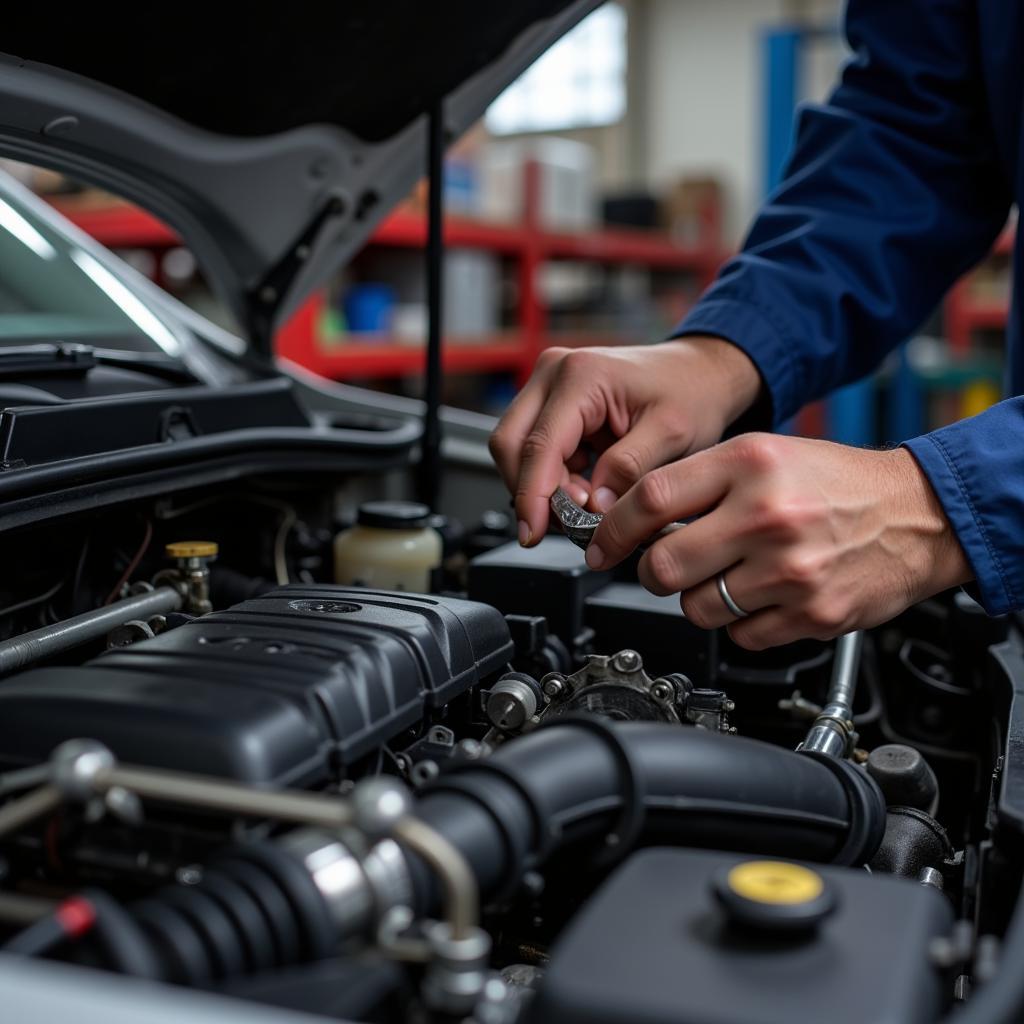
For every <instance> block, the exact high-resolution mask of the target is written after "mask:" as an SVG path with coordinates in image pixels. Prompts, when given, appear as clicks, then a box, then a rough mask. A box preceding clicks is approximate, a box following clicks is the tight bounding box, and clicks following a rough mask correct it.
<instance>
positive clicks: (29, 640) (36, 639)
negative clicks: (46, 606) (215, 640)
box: [0, 586, 183, 676]
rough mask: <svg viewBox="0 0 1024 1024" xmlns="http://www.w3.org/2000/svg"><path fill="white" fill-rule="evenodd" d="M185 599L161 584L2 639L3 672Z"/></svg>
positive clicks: (174, 607) (163, 612)
mask: <svg viewBox="0 0 1024 1024" xmlns="http://www.w3.org/2000/svg"><path fill="white" fill-rule="evenodd" d="M182 602H183V598H182V596H181V594H179V593H178V591H177V590H175V589H174V588H173V587H170V586H167V587H158V588H157V589H156V590H150V591H147V592H146V593H144V594H136V595H134V596H132V597H126V598H123V599H122V600H120V601H114V602H113V603H112V604H108V605H105V606H104V607H102V608H94V609H93V610H92V611H88V612H83V613H82V614H81V615H75V616H72V617H71V618H70V619H64V620H63V621H62V622H55V623H54V624H53V625H52V626H43V627H42V628H41V629H34V630H32V632H30V633H22V634H21V635H20V636H14V637H11V638H10V639H9V640H4V641H3V642H0V676H3V675H7V674H9V673H11V672H14V671H16V670H17V669H19V668H24V667H25V666H26V665H31V664H33V663H34V662H37V661H41V660H42V659H43V658H50V657H53V655H55V654H61V653H63V652H64V651H70V650H71V649H72V648H75V647H79V646H80V645H82V644H85V643H89V642H90V641H91V640H99V639H100V638H101V637H104V636H106V634H107V633H109V632H110V630H112V629H114V628H115V627H116V626H123V625H124V624H125V623H126V622H129V621H131V620H132V619H149V618H152V617H153V616H154V615H166V614H167V613H168V612H173V611H177V610H178V609H179V608H180V607H181V606H182Z"/></svg>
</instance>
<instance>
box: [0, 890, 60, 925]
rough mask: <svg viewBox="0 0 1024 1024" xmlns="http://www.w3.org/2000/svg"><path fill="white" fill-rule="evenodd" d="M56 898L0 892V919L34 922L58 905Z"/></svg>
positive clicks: (26, 922) (12, 921)
mask: <svg viewBox="0 0 1024 1024" xmlns="http://www.w3.org/2000/svg"><path fill="white" fill-rule="evenodd" d="M59 905H60V904H59V901H58V900H48V899H46V898H44V897H42V896H25V895H23V894H22V893H19V892H0V921H4V922H6V923H7V924H20V925H26V924H34V923H35V922H36V921H38V920H39V919H40V918H42V917H46V916H47V914H52V913H53V912H54V910H56V909H57V907H58V906H59Z"/></svg>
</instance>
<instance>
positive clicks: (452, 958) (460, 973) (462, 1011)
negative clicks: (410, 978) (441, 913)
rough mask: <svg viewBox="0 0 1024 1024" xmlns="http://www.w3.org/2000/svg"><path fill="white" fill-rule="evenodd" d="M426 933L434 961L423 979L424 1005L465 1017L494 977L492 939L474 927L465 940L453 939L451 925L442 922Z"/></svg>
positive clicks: (433, 924)
mask: <svg viewBox="0 0 1024 1024" xmlns="http://www.w3.org/2000/svg"><path fill="white" fill-rule="evenodd" d="M425 934H426V939H427V942H428V943H429V945H430V949H431V952H432V953H433V958H432V960H431V962H430V965H429V966H428V968H427V972H426V974H425V975H424V977H423V999H424V1002H426V1004H427V1005H428V1006H429V1007H431V1008H432V1009H435V1010H439V1011H441V1012H443V1013H448V1014H451V1015H453V1016H465V1015H466V1014H468V1013H470V1012H472V1010H473V1007H474V1006H475V1005H476V1002H477V1000H478V999H479V998H480V995H481V993H482V992H483V990H484V987H485V986H486V984H487V981H488V980H489V978H490V974H489V972H488V970H487V958H488V957H489V956H490V952H491V937H490V936H489V935H488V934H487V932H485V931H483V929H481V928H473V929H471V930H470V931H469V933H468V934H467V935H466V936H465V937H464V938H461V939H453V938H452V935H451V928H450V926H449V925H448V923H447V922H441V921H435V922H433V923H432V924H430V925H428V926H427V928H426V930H425Z"/></svg>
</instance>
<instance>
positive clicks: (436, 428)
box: [418, 98, 444, 512]
mask: <svg viewBox="0 0 1024 1024" xmlns="http://www.w3.org/2000/svg"><path fill="white" fill-rule="evenodd" d="M427 176H428V179H429V193H428V197H427V366H426V374H425V380H424V396H423V397H424V402H425V408H424V410H423V437H422V440H421V441H420V464H419V467H418V470H419V472H418V485H419V486H418V491H419V496H420V500H421V501H422V502H423V503H424V504H425V505H427V506H428V507H429V508H430V509H431V510H432V511H435V512H436V511H437V499H438V495H439V494H440V491H441V380H442V373H443V369H442V362H441V348H442V330H443V323H444V319H443V314H444V310H443V308H442V302H441V296H442V284H443V275H444V239H443V237H442V232H443V229H444V221H443V219H444V203H443V194H444V100H443V98H439V99H437V100H436V101H435V102H434V103H433V104H432V105H431V107H430V114H429V116H428V118H427Z"/></svg>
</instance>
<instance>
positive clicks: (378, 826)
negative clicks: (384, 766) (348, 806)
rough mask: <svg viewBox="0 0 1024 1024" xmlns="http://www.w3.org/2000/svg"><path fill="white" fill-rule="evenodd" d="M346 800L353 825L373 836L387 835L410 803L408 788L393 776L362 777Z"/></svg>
mask: <svg viewBox="0 0 1024 1024" xmlns="http://www.w3.org/2000/svg"><path fill="white" fill-rule="evenodd" d="M349 799H350V800H351V801H352V809H353V811H354V812H355V824H356V827H357V828H359V829H360V830H362V831H363V832H365V833H366V834H367V835H368V836H371V837H373V838H378V837H381V836H386V835H388V834H389V833H390V831H391V828H392V826H393V825H394V824H395V822H396V821H398V819H399V818H402V817H404V816H405V815H406V814H408V813H409V808H410V807H411V805H412V798H411V796H410V794H409V790H408V789H406V788H405V786H403V785H402V783H401V782H399V781H398V780H397V779H392V778H388V777H387V776H385V775H380V776H378V777H377V778H372V779H363V780H362V781H360V782H359V783H357V784H356V787H355V789H353V790H352V796H351V797H350V798H349Z"/></svg>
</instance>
